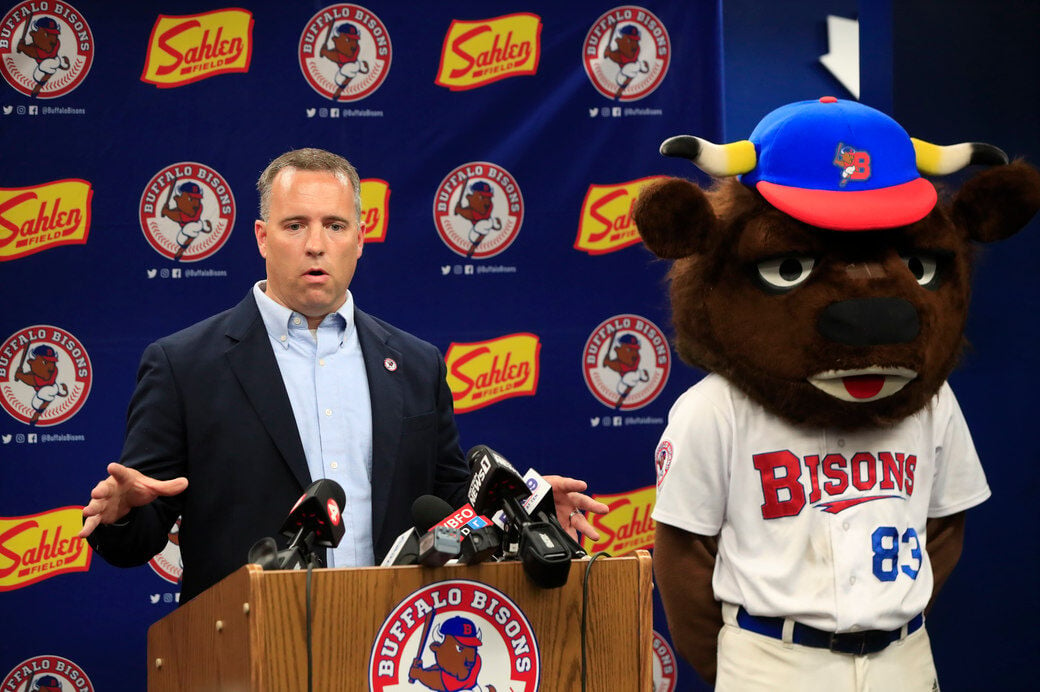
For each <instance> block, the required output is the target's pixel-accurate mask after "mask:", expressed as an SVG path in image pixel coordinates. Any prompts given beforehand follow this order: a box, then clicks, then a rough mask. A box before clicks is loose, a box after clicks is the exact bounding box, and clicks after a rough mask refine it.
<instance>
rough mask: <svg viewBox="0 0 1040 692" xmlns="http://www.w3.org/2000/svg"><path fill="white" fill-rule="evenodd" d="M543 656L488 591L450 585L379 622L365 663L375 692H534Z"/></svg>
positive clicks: (523, 621)
mask: <svg viewBox="0 0 1040 692" xmlns="http://www.w3.org/2000/svg"><path fill="white" fill-rule="evenodd" d="M540 676H541V657H540V654H539V651H538V641H537V639H536V638H535V635H534V631H533V630H532V629H531V623H530V622H528V620H527V616H525V615H524V613H523V611H521V610H520V608H518V607H517V605H516V604H515V603H513V602H512V601H511V600H510V599H509V597H508V596H506V595H505V594H503V593H502V592H501V591H498V590H497V589H495V588H492V587H490V586H488V585H487V584H481V583H479V582H474V581H468V580H462V579H452V580H447V581H442V582H437V583H435V584H430V585H429V586H425V587H423V588H421V589H419V590H418V591H415V592H413V593H412V594H410V595H409V596H408V597H406V598H405V599H404V600H403V601H401V602H400V603H399V604H398V605H397V607H396V608H394V610H393V612H391V613H390V616H389V617H387V619H386V620H385V621H384V622H383V626H382V627H381V628H380V629H379V633H378V634H377V635H376V639H375V641H374V642H373V643H372V654H371V659H370V661H369V672H368V682H369V689H370V690H373V692H390V690H397V689H405V688H407V689H418V690H421V689H430V690H452V691H453V692H454V691H461V690H481V691H482V692H508V691H509V690H517V691H519V690H527V691H533V690H536V689H538V685H539V682H540Z"/></svg>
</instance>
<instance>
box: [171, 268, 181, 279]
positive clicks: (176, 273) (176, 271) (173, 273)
mask: <svg viewBox="0 0 1040 692" xmlns="http://www.w3.org/2000/svg"><path fill="white" fill-rule="evenodd" d="M170 278H173V279H179V278H181V270H180V269H173V270H171V271H170Z"/></svg>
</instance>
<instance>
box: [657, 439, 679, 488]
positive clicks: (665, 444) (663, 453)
mask: <svg viewBox="0 0 1040 692" xmlns="http://www.w3.org/2000/svg"><path fill="white" fill-rule="evenodd" d="M674 458H675V448H674V447H673V446H672V442H671V440H661V442H660V443H659V444H658V445H657V450H656V451H655V452H654V465H655V466H656V467H657V487H658V488H660V487H661V482H662V481H663V480H664V477H665V476H667V475H668V469H670V468H671V467H672V459H674Z"/></svg>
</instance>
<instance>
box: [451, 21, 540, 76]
mask: <svg viewBox="0 0 1040 692" xmlns="http://www.w3.org/2000/svg"><path fill="white" fill-rule="evenodd" d="M541 53H542V22H541V17H539V16H538V15H536V14H530V13H528V12H519V13H517V14H509V15H505V16H504V17H495V18H494V19H485V20H482V21H462V20H459V19H453V20H452V22H451V26H450V27H448V33H447V34H445V35H444V47H443V48H442V49H441V64H440V67H438V68H437V79H436V83H437V84H438V85H440V86H442V87H447V88H449V89H451V90H452V91H463V90H465V89H475V88H477V87H482V86H484V85H485V84H491V83H492V82H497V81H498V80H500V79H505V78H506V77H519V76H521V75H532V74H536V73H537V72H538V61H539V59H540V58H541Z"/></svg>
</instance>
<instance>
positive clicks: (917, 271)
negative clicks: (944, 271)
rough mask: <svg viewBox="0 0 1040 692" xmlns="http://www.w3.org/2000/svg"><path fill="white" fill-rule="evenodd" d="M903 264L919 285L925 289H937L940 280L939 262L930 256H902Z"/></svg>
mask: <svg viewBox="0 0 1040 692" xmlns="http://www.w3.org/2000/svg"><path fill="white" fill-rule="evenodd" d="M902 258H903V262H904V263H905V264H906V268H907V269H909V270H910V273H911V274H913V275H914V278H915V279H917V283H919V284H921V285H922V286H924V287H925V288H935V285H936V283H937V281H938V278H939V261H938V259H937V258H936V257H934V256H932V255H928V254H916V255H902Z"/></svg>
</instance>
